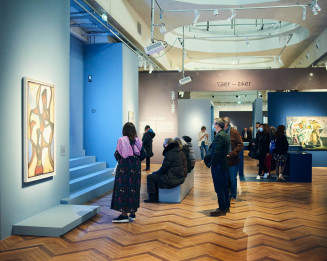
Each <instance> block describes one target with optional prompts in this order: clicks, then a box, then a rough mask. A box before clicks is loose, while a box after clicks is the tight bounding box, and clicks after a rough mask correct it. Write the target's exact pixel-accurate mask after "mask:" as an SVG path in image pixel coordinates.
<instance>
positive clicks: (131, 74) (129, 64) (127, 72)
mask: <svg viewBox="0 0 327 261" xmlns="http://www.w3.org/2000/svg"><path fill="white" fill-rule="evenodd" d="M122 48H123V108H122V109H123V124H125V123H126V122H128V112H129V111H130V112H134V122H135V127H136V129H137V128H138V126H139V123H138V122H139V117H138V105H139V104H138V103H139V98H138V95H139V72H138V57H137V55H136V54H135V53H134V52H132V51H131V50H130V49H128V48H127V47H126V46H125V45H123V47H122ZM137 133H138V135H139V137H141V138H142V135H141V133H140V130H137Z"/></svg>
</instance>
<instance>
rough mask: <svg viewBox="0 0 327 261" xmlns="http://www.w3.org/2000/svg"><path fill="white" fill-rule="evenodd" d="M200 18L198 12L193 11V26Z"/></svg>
mask: <svg viewBox="0 0 327 261" xmlns="http://www.w3.org/2000/svg"><path fill="white" fill-rule="evenodd" d="M199 18H200V13H199V11H198V10H194V19H193V24H196V23H197V22H198V20H199Z"/></svg>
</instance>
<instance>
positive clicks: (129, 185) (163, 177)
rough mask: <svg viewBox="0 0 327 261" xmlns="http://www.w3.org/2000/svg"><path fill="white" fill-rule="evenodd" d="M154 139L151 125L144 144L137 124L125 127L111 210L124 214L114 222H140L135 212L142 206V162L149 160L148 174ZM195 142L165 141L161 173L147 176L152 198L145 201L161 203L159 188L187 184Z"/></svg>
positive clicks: (120, 146) (147, 130)
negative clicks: (139, 135)
mask: <svg viewBox="0 0 327 261" xmlns="http://www.w3.org/2000/svg"><path fill="white" fill-rule="evenodd" d="M154 137H155V133H154V132H153V130H152V129H151V128H150V126H149V125H146V126H145V130H144V134H143V138H142V141H141V140H140V139H139V138H138V137H137V133H136V129H135V126H134V124H133V123H131V122H128V123H126V124H125V125H124V127H123V137H121V138H119V140H118V142H117V147H116V151H115V158H116V160H117V162H118V164H117V168H116V176H115V182H114V189H113V195H112V201H111V209H114V210H117V211H119V212H121V214H120V215H119V216H118V217H117V218H114V219H113V220H112V222H114V223H126V222H129V221H130V220H135V219H136V215H135V212H136V211H137V209H138V208H139V206H140V186H141V161H142V160H144V158H145V159H146V168H145V169H144V171H149V170H150V157H152V156H153V151H152V142H153V138H154ZM191 141H192V139H191V138H190V137H188V136H183V138H178V137H176V138H175V139H172V138H167V139H165V141H164V143H163V148H164V150H163V156H164V160H163V163H162V166H161V168H160V169H159V170H158V171H155V172H153V173H152V174H149V175H148V176H147V189H148V195H149V198H148V199H146V200H144V202H146V203H155V202H158V189H159V186H160V188H174V187H176V186H178V185H180V184H182V183H183V182H184V180H185V178H186V176H187V174H188V173H189V172H190V171H192V169H193V168H194V165H195V155H194V150H193V147H192V143H191Z"/></svg>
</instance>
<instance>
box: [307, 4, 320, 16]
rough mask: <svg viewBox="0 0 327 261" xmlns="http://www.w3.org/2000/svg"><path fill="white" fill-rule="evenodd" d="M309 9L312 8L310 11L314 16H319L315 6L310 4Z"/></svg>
mask: <svg viewBox="0 0 327 261" xmlns="http://www.w3.org/2000/svg"><path fill="white" fill-rule="evenodd" d="M309 7H310V9H311V11H312V13H313V15H317V14H318V11H317V9H316V8H315V7H314V6H313V4H309Z"/></svg>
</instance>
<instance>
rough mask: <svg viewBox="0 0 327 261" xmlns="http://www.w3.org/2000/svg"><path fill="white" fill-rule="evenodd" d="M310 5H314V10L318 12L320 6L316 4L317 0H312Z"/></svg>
mask: <svg viewBox="0 0 327 261" xmlns="http://www.w3.org/2000/svg"><path fill="white" fill-rule="evenodd" d="M312 5H313V6H314V8H316V10H317V11H318V12H320V11H321V8H320V6H319V5H318V2H317V0H314V1H312Z"/></svg>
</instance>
